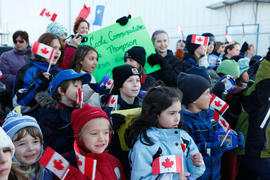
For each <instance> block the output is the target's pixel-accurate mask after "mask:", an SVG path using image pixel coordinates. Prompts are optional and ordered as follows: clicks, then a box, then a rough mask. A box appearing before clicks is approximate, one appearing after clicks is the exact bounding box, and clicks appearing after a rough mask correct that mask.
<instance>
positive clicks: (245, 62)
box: [236, 57, 250, 87]
mask: <svg viewBox="0 0 270 180" xmlns="http://www.w3.org/2000/svg"><path fill="white" fill-rule="evenodd" d="M249 62H250V59H249V58H247V57H246V58H241V59H239V61H238V62H237V63H238V65H239V68H240V77H239V78H238V79H237V80H236V83H237V85H239V86H241V87H247V83H248V81H249V75H248V69H249Z"/></svg>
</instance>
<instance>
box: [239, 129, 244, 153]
mask: <svg viewBox="0 0 270 180" xmlns="http://www.w3.org/2000/svg"><path fill="white" fill-rule="evenodd" d="M237 134H238V135H237V140H238V147H239V148H240V149H244V146H245V137H244V135H243V133H242V132H241V131H237Z"/></svg>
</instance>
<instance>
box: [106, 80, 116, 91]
mask: <svg viewBox="0 0 270 180" xmlns="http://www.w3.org/2000/svg"><path fill="white" fill-rule="evenodd" d="M105 86H106V88H108V89H110V90H112V88H113V86H114V81H113V80H112V79H109V80H108V81H107V83H106V85H105Z"/></svg>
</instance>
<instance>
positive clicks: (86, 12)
mask: <svg viewBox="0 0 270 180" xmlns="http://www.w3.org/2000/svg"><path fill="white" fill-rule="evenodd" d="M89 14H90V7H87V6H86V5H85V4H84V5H83V8H82V9H81V11H80V13H79V15H78V17H77V18H76V21H77V20H78V19H79V18H83V19H86V18H87V17H88V16H89Z"/></svg>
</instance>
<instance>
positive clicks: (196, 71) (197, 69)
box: [186, 66, 210, 82]
mask: <svg viewBox="0 0 270 180" xmlns="http://www.w3.org/2000/svg"><path fill="white" fill-rule="evenodd" d="M186 73H188V74H196V75H200V76H202V77H204V78H205V79H206V80H207V81H209V82H210V77H209V73H208V71H207V69H206V68H205V67H203V66H200V67H196V66H195V67H192V68H189V69H188V70H187V71H186Z"/></svg>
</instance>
